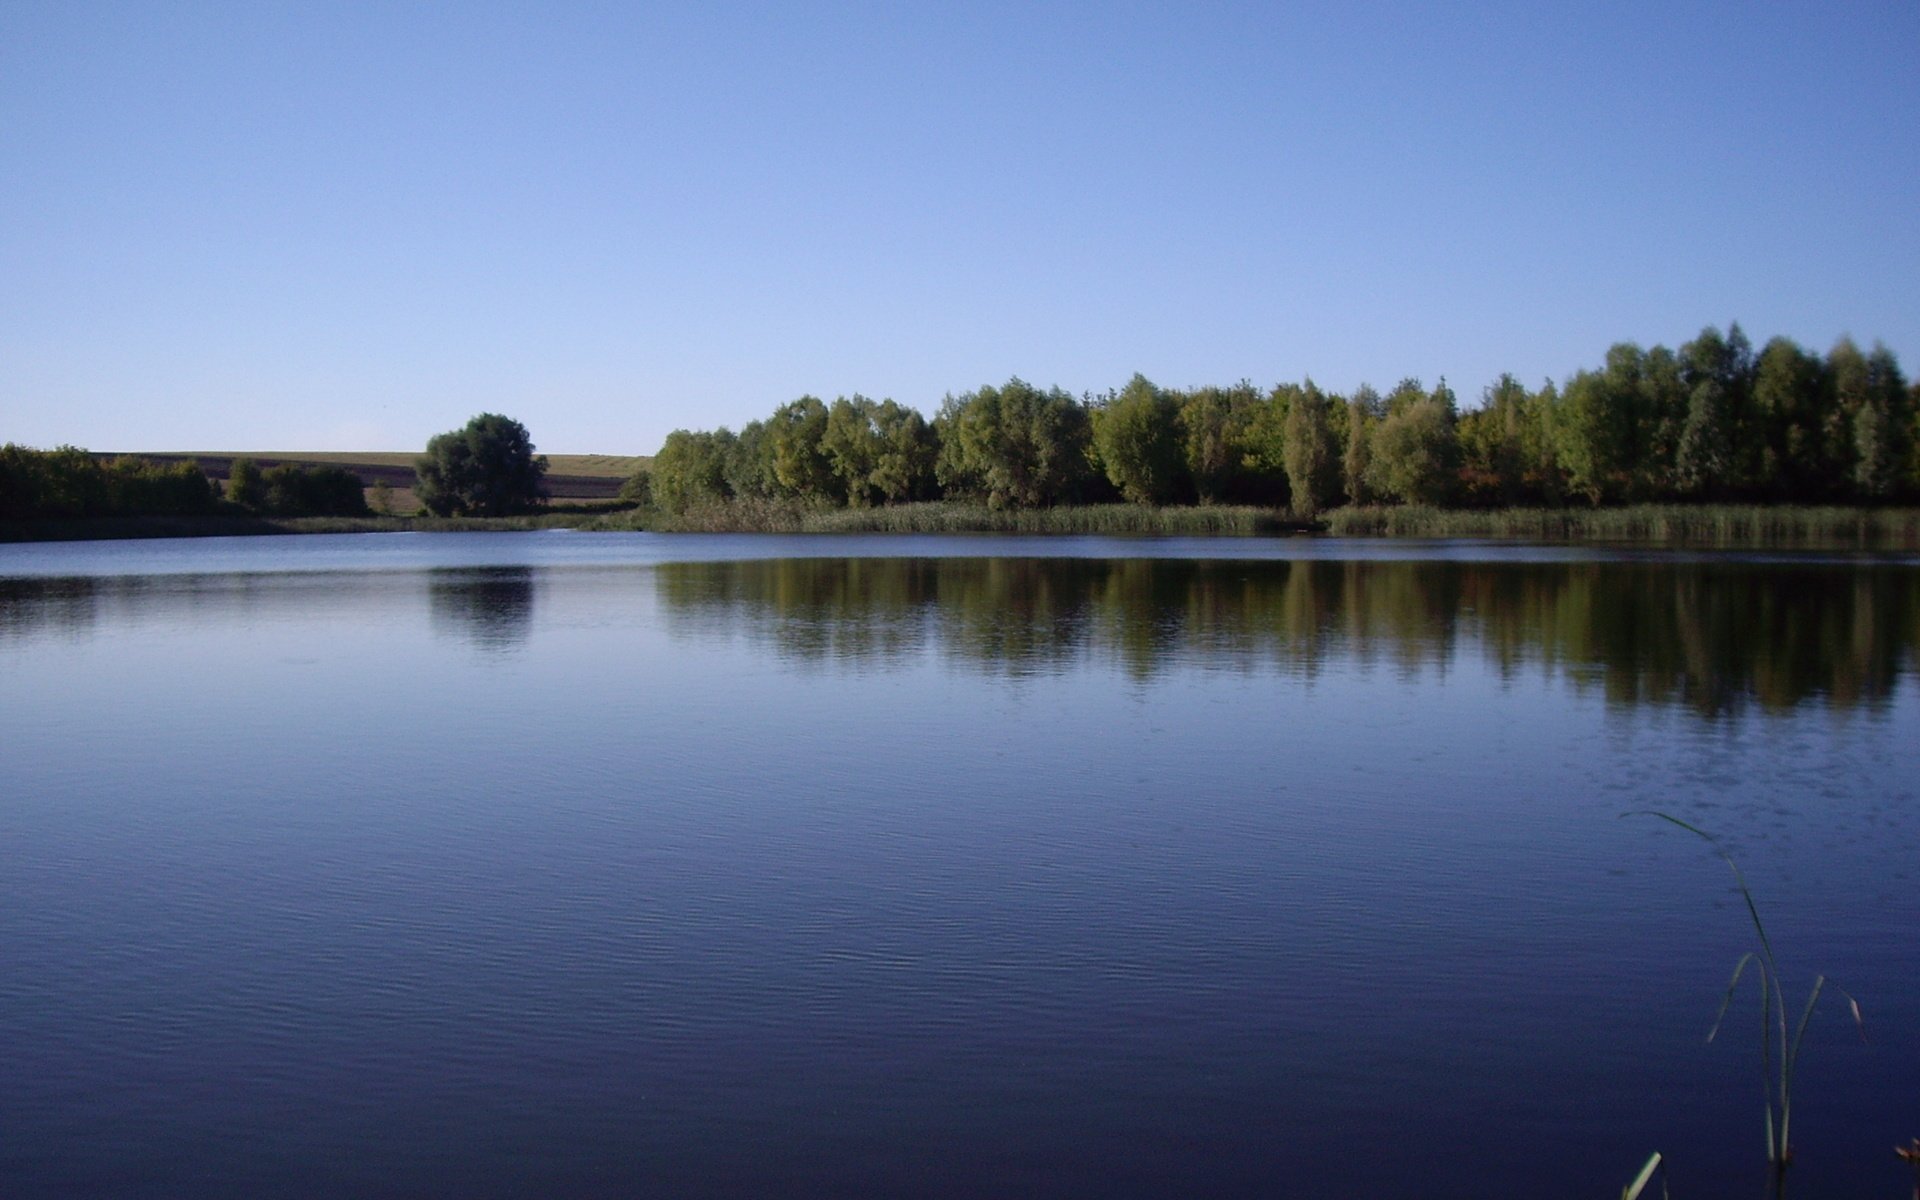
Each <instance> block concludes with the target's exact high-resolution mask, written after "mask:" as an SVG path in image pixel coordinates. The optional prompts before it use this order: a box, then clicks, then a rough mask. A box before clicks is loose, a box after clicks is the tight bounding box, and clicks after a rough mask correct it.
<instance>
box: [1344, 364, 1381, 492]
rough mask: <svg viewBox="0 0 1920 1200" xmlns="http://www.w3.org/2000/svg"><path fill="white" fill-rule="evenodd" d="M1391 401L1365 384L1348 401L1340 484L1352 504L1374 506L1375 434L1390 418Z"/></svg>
mask: <svg viewBox="0 0 1920 1200" xmlns="http://www.w3.org/2000/svg"><path fill="white" fill-rule="evenodd" d="M1386 412H1387V402H1386V401H1385V400H1384V399H1382V398H1381V396H1380V393H1379V392H1377V391H1375V390H1374V389H1373V387H1372V385H1370V384H1365V383H1363V384H1361V385H1360V386H1359V387H1357V388H1355V389H1354V391H1353V398H1352V399H1350V400H1348V401H1347V444H1346V448H1345V449H1344V450H1343V451H1342V452H1341V455H1340V481H1341V484H1342V485H1343V486H1344V487H1345V488H1346V489H1347V501H1348V503H1351V504H1371V503H1373V499H1374V496H1373V489H1372V488H1370V487H1368V486H1367V468H1368V467H1369V466H1371V465H1372V463H1373V431H1374V429H1375V428H1376V427H1378V426H1379V424H1380V420H1381V418H1382V417H1384V416H1386Z"/></svg>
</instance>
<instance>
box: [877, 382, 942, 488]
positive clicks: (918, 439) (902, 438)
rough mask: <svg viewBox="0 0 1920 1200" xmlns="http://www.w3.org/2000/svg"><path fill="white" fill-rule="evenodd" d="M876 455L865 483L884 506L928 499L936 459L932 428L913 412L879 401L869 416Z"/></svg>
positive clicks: (932, 483)
mask: <svg viewBox="0 0 1920 1200" xmlns="http://www.w3.org/2000/svg"><path fill="white" fill-rule="evenodd" d="M873 426H874V431H875V432H876V433H877V434H878V435H879V452H878V454H877V455H876V457H875V459H874V463H873V472H872V474H871V475H869V476H868V482H869V484H870V485H871V486H872V488H873V490H874V491H875V492H877V493H878V494H879V496H880V500H881V502H882V503H884V504H904V503H906V502H907V501H909V500H930V499H932V498H933V495H934V492H935V487H936V485H935V483H934V474H933V471H934V463H935V462H936V461H937V460H938V459H939V456H940V443H939V439H938V438H937V437H936V436H935V435H934V431H933V426H932V425H931V424H930V423H929V422H928V421H927V419H926V418H925V417H923V416H921V415H920V413H919V411H918V410H917V409H913V408H909V407H907V406H906V405H904V404H896V403H894V402H893V401H891V400H882V401H881V402H880V407H879V408H877V409H875V410H874V413H873Z"/></svg>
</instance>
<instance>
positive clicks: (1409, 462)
mask: <svg viewBox="0 0 1920 1200" xmlns="http://www.w3.org/2000/svg"><path fill="white" fill-rule="evenodd" d="M1400 390H1401V389H1399V388H1396V389H1395V391H1396V392H1399V391H1400ZM1454 410H1455V405H1454V398H1453V391H1452V389H1450V388H1448V387H1447V385H1446V382H1445V381H1444V380H1442V381H1441V383H1440V386H1439V387H1437V388H1435V389H1434V390H1433V391H1432V392H1431V393H1429V394H1427V395H1425V396H1424V397H1422V398H1421V399H1419V400H1415V401H1411V402H1407V403H1403V404H1402V405H1401V406H1400V407H1398V408H1394V407H1392V402H1391V398H1390V399H1389V411H1388V413H1387V416H1386V419H1385V420H1383V421H1381V422H1380V427H1379V429H1378V430H1377V431H1375V433H1374V436H1373V454H1372V461H1371V462H1370V463H1369V464H1368V466H1367V483H1368V485H1369V486H1370V487H1371V488H1372V489H1373V490H1374V491H1375V492H1377V493H1379V494H1380V495H1383V496H1388V497H1392V498H1394V499H1397V500H1401V501H1404V502H1406V503H1409V504H1442V503H1445V502H1446V501H1447V500H1448V499H1450V498H1451V497H1452V495H1453V491H1454V487H1455V485H1456V484H1457V482H1458V480H1459V443H1458V440H1457V438H1456V436H1455V432H1454V422H1455V411H1454Z"/></svg>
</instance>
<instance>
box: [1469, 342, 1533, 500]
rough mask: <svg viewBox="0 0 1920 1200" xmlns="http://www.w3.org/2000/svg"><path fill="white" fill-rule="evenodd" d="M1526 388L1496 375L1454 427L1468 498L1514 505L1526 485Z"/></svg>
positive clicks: (1516, 381) (1518, 382)
mask: <svg viewBox="0 0 1920 1200" xmlns="http://www.w3.org/2000/svg"><path fill="white" fill-rule="evenodd" d="M1526 420H1527V389H1526V388H1525V387H1524V386H1523V385H1522V384H1521V383H1520V381H1519V380H1518V379H1515V378H1514V377H1513V376H1512V375H1510V374H1506V375H1502V376H1500V378H1499V379H1498V380H1496V381H1495V382H1494V383H1493V385H1492V386H1490V387H1489V388H1487V390H1486V392H1485V393H1484V394H1483V395H1482V398H1481V402H1480V407H1479V408H1477V409H1475V410H1473V411H1472V412H1469V413H1464V414H1462V415H1461V417H1460V420H1459V425H1458V430H1459V437H1460V456H1461V461H1462V473H1463V474H1464V475H1465V477H1466V485H1467V490H1468V494H1469V496H1470V497H1471V498H1473V499H1477V500H1483V501H1490V502H1494V503H1499V504H1515V503H1518V502H1519V500H1520V498H1521V496H1522V495H1523V493H1524V490H1525V486H1526V479H1525V476H1526Z"/></svg>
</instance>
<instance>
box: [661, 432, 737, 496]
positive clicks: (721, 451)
mask: <svg viewBox="0 0 1920 1200" xmlns="http://www.w3.org/2000/svg"><path fill="white" fill-rule="evenodd" d="M720 433H723V434H724V433H726V430H724V429H723V430H721V431H720ZM728 440H729V439H723V438H721V437H720V436H719V435H718V434H713V433H694V432H690V431H688V430H685V429H676V430H674V431H673V432H672V433H670V434H668V435H667V440H666V442H665V443H664V444H662V445H661V447H660V452H659V453H658V454H655V455H654V456H653V468H652V470H651V471H650V472H649V480H650V487H651V490H652V494H653V502H654V504H655V505H656V506H657V507H658V508H660V510H661V511H663V512H667V513H671V514H673V515H675V516H678V515H680V514H681V513H684V512H686V511H687V510H688V509H690V508H694V507H697V506H698V505H701V504H708V503H713V502H715V501H720V500H725V499H727V498H728V497H729V496H731V495H732V494H733V493H732V490H731V489H730V488H729V487H728V486H727V476H726V465H727V449H728Z"/></svg>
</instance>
